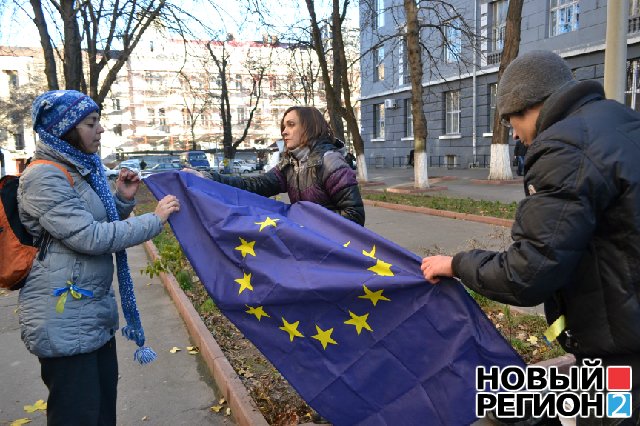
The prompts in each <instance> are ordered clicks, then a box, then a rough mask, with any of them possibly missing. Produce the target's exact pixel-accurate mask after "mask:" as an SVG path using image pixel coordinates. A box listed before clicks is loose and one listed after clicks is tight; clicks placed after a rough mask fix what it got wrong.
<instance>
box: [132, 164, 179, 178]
mask: <svg viewBox="0 0 640 426" xmlns="http://www.w3.org/2000/svg"><path fill="white" fill-rule="evenodd" d="M180 169H182V166H181V165H180V164H178V163H158V164H156V165H155V166H153V167H151V168H150V169H145V170H143V171H142V177H143V178H145V177H147V176H149V175H152V174H154V173H162V172H171V171H180Z"/></svg>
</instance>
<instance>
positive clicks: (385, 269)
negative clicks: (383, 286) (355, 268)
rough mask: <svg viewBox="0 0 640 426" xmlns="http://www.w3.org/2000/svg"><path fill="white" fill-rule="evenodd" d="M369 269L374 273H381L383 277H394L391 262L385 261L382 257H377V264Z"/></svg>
mask: <svg viewBox="0 0 640 426" xmlns="http://www.w3.org/2000/svg"><path fill="white" fill-rule="evenodd" d="M367 271H371V272H373V273H374V274H378V275H381V276H383V277H393V275H394V274H393V272H392V271H391V264H390V263H387V262H383V261H382V260H380V259H376V264H375V265H373V266H372V267H371V268H368V269H367Z"/></svg>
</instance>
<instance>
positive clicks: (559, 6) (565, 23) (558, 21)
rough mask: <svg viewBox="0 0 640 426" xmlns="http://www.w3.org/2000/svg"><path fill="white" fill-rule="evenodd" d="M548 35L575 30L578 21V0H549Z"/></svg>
mask: <svg viewBox="0 0 640 426" xmlns="http://www.w3.org/2000/svg"><path fill="white" fill-rule="evenodd" d="M549 1H550V3H549V36H550V37H554V36H557V35H560V34H565V33H569V32H571V31H576V30H578V28H579V21H580V1H579V0H549Z"/></svg>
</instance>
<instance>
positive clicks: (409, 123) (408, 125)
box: [404, 98, 413, 138]
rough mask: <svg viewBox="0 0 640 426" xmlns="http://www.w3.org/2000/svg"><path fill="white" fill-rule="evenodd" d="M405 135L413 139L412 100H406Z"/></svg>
mask: <svg viewBox="0 0 640 426" xmlns="http://www.w3.org/2000/svg"><path fill="white" fill-rule="evenodd" d="M404 135H405V136H406V137H408V138H412V137H413V110H412V108H411V98H409V99H405V100H404Z"/></svg>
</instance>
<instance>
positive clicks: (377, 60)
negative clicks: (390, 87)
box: [373, 46, 384, 81]
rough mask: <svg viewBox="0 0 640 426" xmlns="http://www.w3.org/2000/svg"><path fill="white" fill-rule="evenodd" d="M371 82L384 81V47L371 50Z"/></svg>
mask: <svg viewBox="0 0 640 426" xmlns="http://www.w3.org/2000/svg"><path fill="white" fill-rule="evenodd" d="M373 62H374V69H373V81H382V80H384V47H382V46H381V47H377V48H375V49H373Z"/></svg>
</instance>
